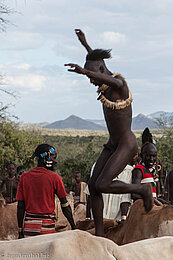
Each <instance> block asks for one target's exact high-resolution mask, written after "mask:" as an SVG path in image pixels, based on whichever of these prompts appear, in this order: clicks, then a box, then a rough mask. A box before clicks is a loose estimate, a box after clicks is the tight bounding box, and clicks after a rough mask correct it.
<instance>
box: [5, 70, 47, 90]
mask: <svg viewBox="0 0 173 260" xmlns="http://www.w3.org/2000/svg"><path fill="white" fill-rule="evenodd" d="M45 81H46V78H45V77H44V76H42V75H36V74H26V75H23V76H7V77H6V84H8V85H9V86H10V87H14V88H18V89H20V91H21V92H22V89H30V90H31V91H40V90H41V89H42V88H43V87H44V84H45ZM24 91H26V90H24Z"/></svg>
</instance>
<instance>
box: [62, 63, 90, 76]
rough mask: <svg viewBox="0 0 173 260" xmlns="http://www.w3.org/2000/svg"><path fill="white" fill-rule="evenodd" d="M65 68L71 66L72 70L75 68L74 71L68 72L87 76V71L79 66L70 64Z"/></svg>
mask: <svg viewBox="0 0 173 260" xmlns="http://www.w3.org/2000/svg"><path fill="white" fill-rule="evenodd" d="M64 66H69V67H70V68H73V69H68V71H70V72H76V73H78V74H83V75H86V70H85V69H83V68H82V67H80V66H79V65H77V64H73V63H68V64H64Z"/></svg>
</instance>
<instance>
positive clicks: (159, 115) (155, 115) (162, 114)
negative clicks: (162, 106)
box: [148, 111, 173, 124]
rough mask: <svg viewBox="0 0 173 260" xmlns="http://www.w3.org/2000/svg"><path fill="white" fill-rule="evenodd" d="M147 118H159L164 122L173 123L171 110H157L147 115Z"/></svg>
mask: <svg viewBox="0 0 173 260" xmlns="http://www.w3.org/2000/svg"><path fill="white" fill-rule="evenodd" d="M148 117H149V118H152V119H158V118H161V119H163V121H164V122H165V123H166V124H170V123H173V112H164V111H159V112H155V113H152V114H149V115H148Z"/></svg>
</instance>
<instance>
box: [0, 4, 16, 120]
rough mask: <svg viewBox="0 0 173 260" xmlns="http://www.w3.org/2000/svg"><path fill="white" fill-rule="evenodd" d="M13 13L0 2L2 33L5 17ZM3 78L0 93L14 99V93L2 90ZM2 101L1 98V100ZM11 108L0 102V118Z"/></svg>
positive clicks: (5, 24) (6, 114)
mask: <svg viewBox="0 0 173 260" xmlns="http://www.w3.org/2000/svg"><path fill="white" fill-rule="evenodd" d="M12 13H14V11H13V10H12V9H10V8H9V7H8V6H7V5H5V4H4V1H2V0H0V31H1V32H4V31H6V28H7V25H8V24H9V23H10V22H9V20H8V19H6V17H7V16H8V15H10V14H12ZM3 79H4V77H3V76H2V75H1V74H0V92H1V93H5V94H7V95H10V96H13V97H15V95H14V93H13V92H11V91H8V90H6V89H4V85H5V84H4V82H3ZM1 100H2V98H1ZM10 106H11V104H6V105H4V103H3V102H2V101H0V118H1V119H2V118H6V117H7V116H9V112H8V109H9V107H10Z"/></svg>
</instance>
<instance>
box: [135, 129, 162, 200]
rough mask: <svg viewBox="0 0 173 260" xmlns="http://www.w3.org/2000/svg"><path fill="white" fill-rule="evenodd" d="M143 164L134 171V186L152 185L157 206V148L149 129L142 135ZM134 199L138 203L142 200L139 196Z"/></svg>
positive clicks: (141, 154) (138, 165) (136, 195)
mask: <svg viewBox="0 0 173 260" xmlns="http://www.w3.org/2000/svg"><path fill="white" fill-rule="evenodd" d="M140 156H141V162H140V163H139V164H137V165H136V166H135V168H134V169H133V171H132V183H134V184H138V183H141V184H144V183H150V184H151V186H152V195H153V198H154V200H155V203H156V204H157V201H156V199H157V194H156V183H155V180H154V178H155V175H154V168H153V167H154V166H156V162H157V148H156V146H155V144H154V143H153V138H152V134H151V133H150V131H149V129H148V128H145V130H144V132H143V134H142V148H141V153H140ZM132 199H133V200H134V201H136V200H137V199H141V196H140V195H139V194H135V193H134V194H132Z"/></svg>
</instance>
